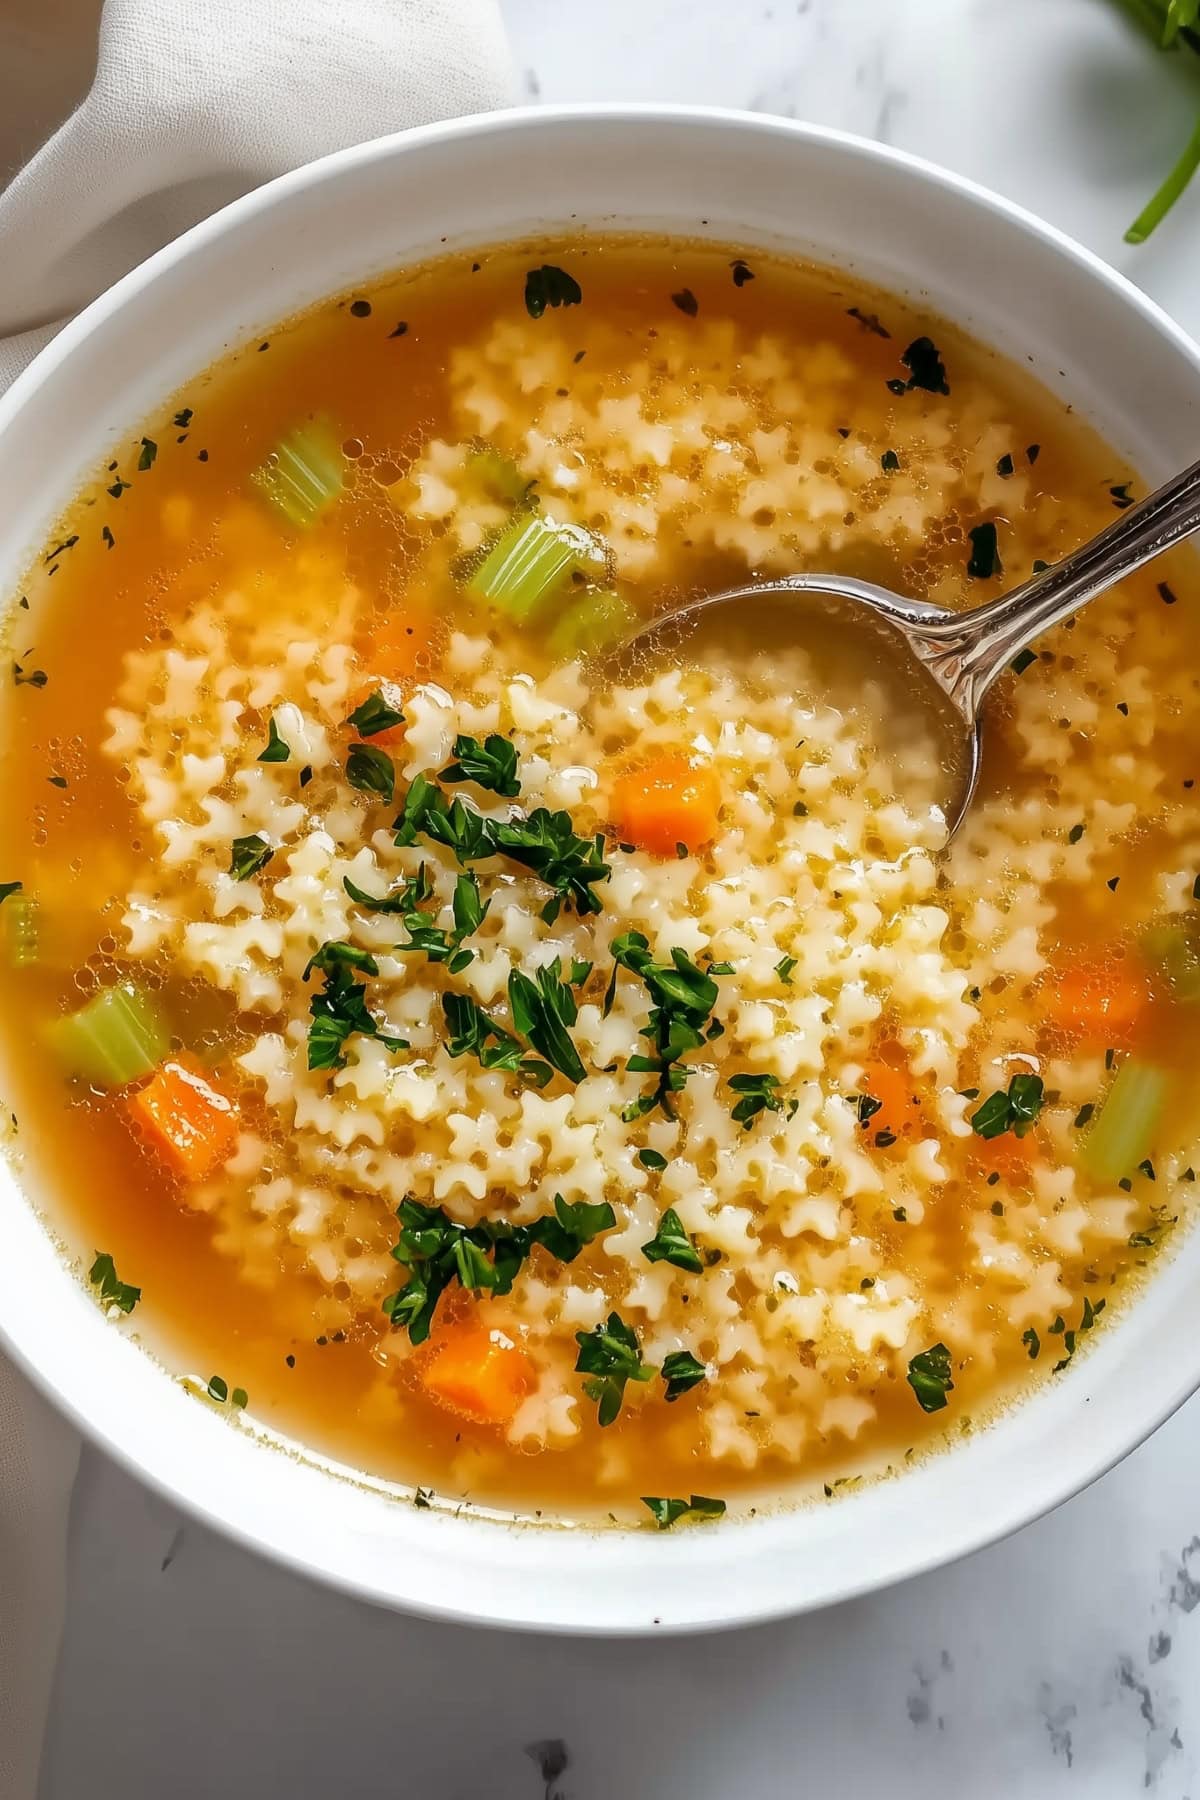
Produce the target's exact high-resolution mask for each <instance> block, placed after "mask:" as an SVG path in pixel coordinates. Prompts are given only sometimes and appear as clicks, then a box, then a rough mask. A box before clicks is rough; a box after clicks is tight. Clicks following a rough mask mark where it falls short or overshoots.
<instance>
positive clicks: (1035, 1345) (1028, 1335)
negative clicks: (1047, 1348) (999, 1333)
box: [1021, 1325, 1042, 1362]
mask: <svg viewBox="0 0 1200 1800" xmlns="http://www.w3.org/2000/svg"><path fill="white" fill-rule="evenodd" d="M1021 1342H1022V1343H1023V1344H1024V1346H1025V1348H1026V1350H1028V1352H1029V1360H1030V1362H1036V1361H1037V1359H1038V1357H1039V1356H1040V1354H1041V1349H1042V1343H1041V1339H1040V1338H1039V1337H1038V1334H1037V1332H1036V1331H1035V1330H1034V1329H1033V1326H1032V1325H1031V1326H1030V1327H1029V1329H1028V1331H1023V1332H1022V1333H1021Z"/></svg>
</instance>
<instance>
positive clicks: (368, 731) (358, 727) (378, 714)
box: [346, 688, 404, 799]
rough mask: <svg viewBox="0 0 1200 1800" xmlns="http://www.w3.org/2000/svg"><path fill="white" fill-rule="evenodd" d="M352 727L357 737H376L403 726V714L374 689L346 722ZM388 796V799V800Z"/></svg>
mask: <svg viewBox="0 0 1200 1800" xmlns="http://www.w3.org/2000/svg"><path fill="white" fill-rule="evenodd" d="M346 723H347V725H353V727H354V729H355V731H357V733H358V735H359V737H365V738H369V737H377V736H378V734H379V733H380V732H381V731H391V730H392V728H393V726H395V725H403V723H404V713H403V711H402V710H401V709H400V707H398V706H392V705H391V703H390V702H389V701H388V699H387V697H386V695H385V694H384V691H383V689H382V688H376V689H375V691H374V693H372V694H368V695H367V697H366V699H365V700H363V701H361V702H360V704H359V705H358V706H356V707H355V709H354V711H353V712H352V713H351V714H350V716H349V718H348V719H347V720H346ZM390 797H391V796H390V795H389V799H390Z"/></svg>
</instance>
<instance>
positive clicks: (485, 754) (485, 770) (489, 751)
mask: <svg viewBox="0 0 1200 1800" xmlns="http://www.w3.org/2000/svg"><path fill="white" fill-rule="evenodd" d="M441 778H442V780H443V781H451V782H455V781H473V782H475V784H476V785H477V786H478V787H481V788H487V789H488V791H489V793H493V794H501V795H503V796H504V797H505V799H508V800H512V799H515V797H516V796H517V795H518V794H519V793H520V791H521V783H520V782H519V781H518V779H517V751H516V746H515V745H514V744H510V743H509V741H508V739H507V738H503V737H501V736H500V735H499V733H498V732H495V731H493V732H490V733H489V734H488V736H487V737H486V738H485V739H484V740H483V742H482V744H481V743H480V741H479V739H478V738H473V737H464V736H463V734H462V733H461V732H460V733H459V735H458V736H457V737H456V738H455V740H454V761H453V762H452V763H448V764H447V766H446V767H445V768H444V769H443V770H442V776H441Z"/></svg>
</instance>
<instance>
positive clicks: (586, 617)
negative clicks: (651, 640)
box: [550, 588, 638, 662]
mask: <svg viewBox="0 0 1200 1800" xmlns="http://www.w3.org/2000/svg"><path fill="white" fill-rule="evenodd" d="M637 623H638V613H637V609H636V608H635V607H634V606H633V605H632V604H631V603H630V601H628V600H625V599H623V598H622V596H621V595H620V594H614V593H613V592H612V590H611V589H609V588H606V589H604V590H603V591H599V592H596V593H594V594H581V595H580V596H579V599H578V600H576V601H574V602H573V603H572V605H570V606H569V607H568V608H567V610H566V611H565V612H564V613H563V615H562V617H561V618H560V619H559V621H558V623H557V625H555V627H554V630H553V631H552V632H551V633H550V651H551V654H552V655H553V656H555V657H557V658H560V659H561V660H562V661H563V662H570V661H571V659H572V658H573V657H576V656H596V655H597V654H598V653H599V652H600V651H601V650H610V649H611V648H612V646H613V645H614V644H619V643H621V641H622V640H623V639H624V638H627V637H629V636H630V634H631V633H632V632H633V630H634V628H635V627H636V625H637Z"/></svg>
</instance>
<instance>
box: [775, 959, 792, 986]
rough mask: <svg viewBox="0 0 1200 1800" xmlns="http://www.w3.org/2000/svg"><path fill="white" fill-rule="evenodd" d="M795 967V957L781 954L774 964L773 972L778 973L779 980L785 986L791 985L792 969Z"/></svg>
mask: <svg viewBox="0 0 1200 1800" xmlns="http://www.w3.org/2000/svg"><path fill="white" fill-rule="evenodd" d="M795 967H796V958H795V957H794V956H781V957H780V959H779V961H778V962H777V963H776V964H775V973H776V974H777V975H778V977H779V979H780V981H782V982H783V984H784V986H785V987H791V985H792V971H793V970H794V969H795Z"/></svg>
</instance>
